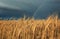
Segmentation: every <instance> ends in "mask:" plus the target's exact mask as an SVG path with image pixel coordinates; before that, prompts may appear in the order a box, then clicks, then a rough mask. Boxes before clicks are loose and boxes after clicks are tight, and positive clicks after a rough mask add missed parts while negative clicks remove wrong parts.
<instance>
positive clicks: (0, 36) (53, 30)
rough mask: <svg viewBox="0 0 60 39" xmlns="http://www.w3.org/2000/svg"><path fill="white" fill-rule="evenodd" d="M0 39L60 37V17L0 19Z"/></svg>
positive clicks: (59, 38)
mask: <svg viewBox="0 0 60 39" xmlns="http://www.w3.org/2000/svg"><path fill="white" fill-rule="evenodd" d="M0 39H60V19H58V17H57V16H56V17H52V16H50V17H49V18H47V19H41V20H34V19H33V18H32V19H26V20H25V18H21V19H18V20H0Z"/></svg>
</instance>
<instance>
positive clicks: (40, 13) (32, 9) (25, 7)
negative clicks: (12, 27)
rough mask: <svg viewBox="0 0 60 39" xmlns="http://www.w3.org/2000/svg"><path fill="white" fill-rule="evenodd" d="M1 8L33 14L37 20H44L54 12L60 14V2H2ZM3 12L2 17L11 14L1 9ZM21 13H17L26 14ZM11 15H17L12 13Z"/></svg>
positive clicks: (42, 0) (10, 0) (40, 0)
mask: <svg viewBox="0 0 60 39" xmlns="http://www.w3.org/2000/svg"><path fill="white" fill-rule="evenodd" d="M0 7H4V8H10V9H16V10H20V11H25V12H27V13H28V14H27V15H29V14H32V15H31V16H34V17H35V18H44V17H47V16H48V15H50V14H52V13H53V12H56V11H57V12H60V0H0ZM1 11H2V12H3V14H2V16H3V15H4V14H10V12H8V13H7V12H6V13H4V10H1V9H0V12H1ZM7 11H8V10H7ZM20 11H17V12H19V13H20V14H24V13H22V12H20ZM19 13H18V14H19ZM0 14H1V13H0ZM11 14H13V15H14V14H17V13H14V12H13V13H12V12H11ZM18 14H17V15H18ZM17 15H16V16H17ZM0 17H1V16H0Z"/></svg>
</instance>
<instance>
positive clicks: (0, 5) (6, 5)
mask: <svg viewBox="0 0 60 39" xmlns="http://www.w3.org/2000/svg"><path fill="white" fill-rule="evenodd" d="M0 7H6V8H12V9H21V8H20V7H17V6H13V5H9V4H5V3H3V2H0Z"/></svg>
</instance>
